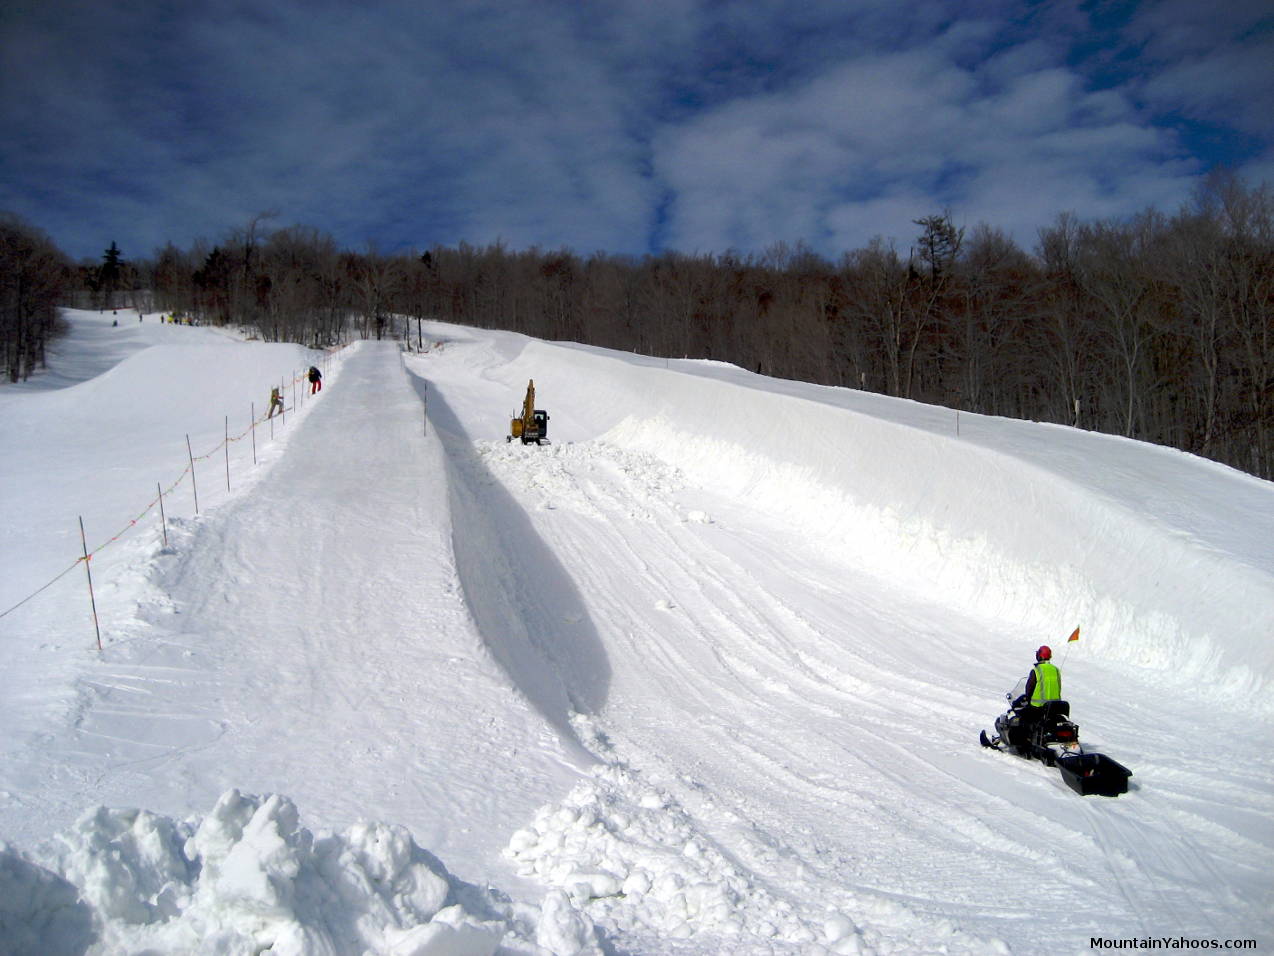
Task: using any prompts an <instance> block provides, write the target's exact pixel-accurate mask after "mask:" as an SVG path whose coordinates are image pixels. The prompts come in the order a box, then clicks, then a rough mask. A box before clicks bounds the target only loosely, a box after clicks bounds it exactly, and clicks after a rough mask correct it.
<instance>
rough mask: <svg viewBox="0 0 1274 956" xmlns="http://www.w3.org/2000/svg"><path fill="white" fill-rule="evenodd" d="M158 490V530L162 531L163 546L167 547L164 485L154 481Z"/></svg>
mask: <svg viewBox="0 0 1274 956" xmlns="http://www.w3.org/2000/svg"><path fill="white" fill-rule="evenodd" d="M155 487H156V488H157V489H158V490H159V530H160V531H162V532H163V533H164V547H165V548H166V547H168V518H167V517H165V516H164V486H163V485H161V484H160V483H159V482H155Z"/></svg>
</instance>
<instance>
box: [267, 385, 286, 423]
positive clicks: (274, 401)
mask: <svg viewBox="0 0 1274 956" xmlns="http://www.w3.org/2000/svg"><path fill="white" fill-rule="evenodd" d="M281 411H283V396H282V395H280V394H279V389H278V386H277V385H276V386H275V387H274V388H272V389H270V414H268V415H266V416H265V417H266V418H273V417H274V413H275V412H281Z"/></svg>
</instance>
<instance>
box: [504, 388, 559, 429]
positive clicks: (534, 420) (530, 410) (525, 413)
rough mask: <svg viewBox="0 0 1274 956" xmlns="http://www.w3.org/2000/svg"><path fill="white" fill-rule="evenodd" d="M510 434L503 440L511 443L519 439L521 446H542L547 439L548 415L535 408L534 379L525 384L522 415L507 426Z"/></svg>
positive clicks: (542, 410)
mask: <svg viewBox="0 0 1274 956" xmlns="http://www.w3.org/2000/svg"><path fill="white" fill-rule="evenodd" d="M509 431H510V434H509V435H508V436H507V437H506V438H505V439H504V440H505V441H513V439H515V438H521V439H522V444H524V445H529V444H531V442H535V443H536V444H537V445H542V444H544V442H545V441H546V440H547V439H548V434H549V413H548V412H546V411H544V409H542V408H536V407H535V379H531V380H530V381H528V382H527V383H526V400H525V401H524V402H523V403H522V415H521V416H520V417H518V418H515V419H513V421H512V423H511V424H510V426H509Z"/></svg>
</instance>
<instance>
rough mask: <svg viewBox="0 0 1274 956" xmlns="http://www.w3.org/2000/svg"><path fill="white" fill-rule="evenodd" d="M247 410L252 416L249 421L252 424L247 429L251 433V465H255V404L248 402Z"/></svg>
mask: <svg viewBox="0 0 1274 956" xmlns="http://www.w3.org/2000/svg"><path fill="white" fill-rule="evenodd" d="M248 408H249V409H250V411H251V414H252V418H251V419H250V421H251V422H252V424H251V425H249V426H248V428H249V431H251V432H252V464H254V465H255V464H256V463H257V403H256V402H249V403H248Z"/></svg>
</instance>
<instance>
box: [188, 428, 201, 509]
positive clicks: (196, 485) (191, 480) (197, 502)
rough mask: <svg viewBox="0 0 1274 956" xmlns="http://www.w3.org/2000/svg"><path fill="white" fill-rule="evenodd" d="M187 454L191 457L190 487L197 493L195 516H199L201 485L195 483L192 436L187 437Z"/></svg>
mask: <svg viewBox="0 0 1274 956" xmlns="http://www.w3.org/2000/svg"><path fill="white" fill-rule="evenodd" d="M186 454H187V455H189V456H190V487H191V488H192V489H193V490H194V492H195V514H199V485H198V484H196V483H195V453H194V452H193V451H191V449H190V435H186Z"/></svg>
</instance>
